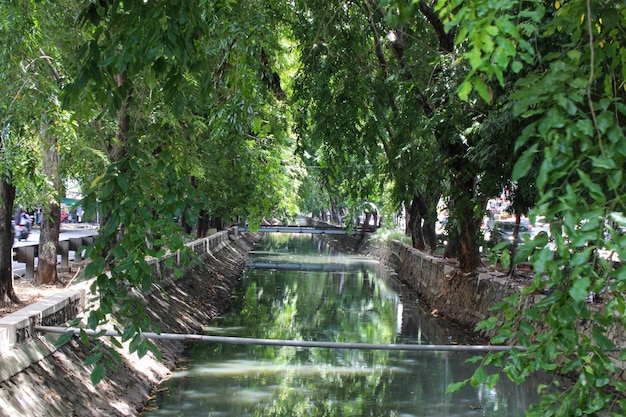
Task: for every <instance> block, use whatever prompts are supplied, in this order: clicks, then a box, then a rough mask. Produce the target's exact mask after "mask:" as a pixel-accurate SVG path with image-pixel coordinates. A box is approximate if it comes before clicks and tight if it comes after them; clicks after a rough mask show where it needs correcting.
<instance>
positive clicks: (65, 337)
mask: <svg viewBox="0 0 626 417" xmlns="http://www.w3.org/2000/svg"><path fill="white" fill-rule="evenodd" d="M73 337H74V332H66V333H63V334H62V335H61V336H59V338H58V339H57V340H56V342H54V345H55V346H63V345H64V344H66V343H68V342H69V341H70V340H72V338H73Z"/></svg>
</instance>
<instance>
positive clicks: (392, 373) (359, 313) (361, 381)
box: [144, 235, 537, 417]
mask: <svg viewBox="0 0 626 417" xmlns="http://www.w3.org/2000/svg"><path fill="white" fill-rule="evenodd" d="M272 264H274V265H275V268H272ZM296 268H297V269H296ZM206 333H207V334H215V335H228V336H241V337H257V338H270V339H295V340H316V341H341V342H363V343H422V344H448V343H459V344H471V343H481V341H477V340H474V338H473V337H472V336H471V335H467V334H464V333H463V332H461V331H460V330H458V329H457V328H455V327H453V326H450V325H448V324H447V323H446V322H445V321H442V320H441V319H436V318H433V317H432V316H431V315H430V314H428V313H427V312H424V311H422V309H421V308H420V306H419V303H418V301H417V300H415V299H413V298H412V296H411V295H410V294H409V293H407V292H405V291H404V290H403V289H402V288H401V287H398V286H397V285H396V284H394V283H393V281H392V280H390V279H388V278H386V274H385V273H384V272H383V271H381V270H380V268H379V267H378V266H377V264H376V263H374V262H372V261H369V260H367V259H365V258H362V257H356V256H348V255H342V254H338V253H334V252H333V251H331V250H330V249H329V248H328V247H327V246H326V245H324V243H323V242H322V241H320V240H318V239H317V238H316V237H314V236H307V235H305V236H299V235H271V236H270V235H267V236H266V237H265V238H264V239H263V240H262V241H261V242H260V243H259V246H258V248H257V250H256V251H255V252H254V253H253V255H252V259H251V266H250V268H248V269H247V270H246V272H245V275H244V277H243V279H242V283H241V285H240V287H239V288H238V291H237V294H236V297H235V299H234V301H233V308H232V309H231V311H230V312H229V313H227V314H225V315H224V316H223V317H220V318H219V319H218V320H215V321H214V322H212V323H210V325H208V326H207V328H206ZM470 356H472V355H471V354H465V353H458V352H406V351H391V352H390V351H380V350H347V349H319V348H311V349H309V348H294V347H272V346H250V345H246V346H241V345H222V344H195V345H192V346H191V347H190V349H189V350H188V352H187V358H188V362H187V369H186V370H184V371H181V372H176V373H174V374H173V376H172V378H171V379H170V380H168V381H167V382H166V383H164V384H163V385H162V387H161V389H160V390H159V395H158V396H157V398H156V399H155V400H154V401H153V402H152V403H151V404H150V406H151V407H155V408H156V410H154V411H149V412H145V413H144V415H145V416H236V417H245V416H285V417H287V416H289V417H293V416H307V417H314V416H327V417H339V416H375V417H379V416H398V417H409V416H429V417H430V416H513V417H515V416H523V415H524V411H525V409H526V408H527V407H528V405H529V404H530V402H536V401H537V397H536V394H534V388H533V385H532V384H529V385H527V386H525V387H517V386H514V385H513V384H510V383H507V382H508V381H503V382H500V383H498V385H497V386H496V387H495V388H493V389H489V388H487V387H485V386H478V387H476V388H472V387H471V386H468V387H466V388H464V389H462V390H461V391H459V392H456V393H454V394H446V386H447V385H448V384H450V383H452V382H457V381H461V380H464V379H466V378H468V377H470V376H471V374H472V373H473V365H471V364H468V363H466V362H465V360H466V359H467V358H468V357H470ZM503 378H504V377H503Z"/></svg>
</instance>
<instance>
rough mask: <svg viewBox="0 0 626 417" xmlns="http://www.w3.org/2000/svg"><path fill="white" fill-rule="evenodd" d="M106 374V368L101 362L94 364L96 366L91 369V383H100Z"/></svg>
mask: <svg viewBox="0 0 626 417" xmlns="http://www.w3.org/2000/svg"><path fill="white" fill-rule="evenodd" d="M105 374H106V368H105V367H104V364H103V363H99V364H97V365H96V367H95V368H94V369H93V371H91V377H90V379H91V383H92V384H93V385H94V386H95V385H98V384H99V383H100V381H102V378H104V375H105Z"/></svg>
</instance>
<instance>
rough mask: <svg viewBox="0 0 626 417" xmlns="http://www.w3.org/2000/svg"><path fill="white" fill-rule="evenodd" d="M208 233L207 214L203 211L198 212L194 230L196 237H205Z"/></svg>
mask: <svg viewBox="0 0 626 417" xmlns="http://www.w3.org/2000/svg"><path fill="white" fill-rule="evenodd" d="M208 233H209V212H208V211H206V210H205V209H202V210H200V214H198V227H197V228H196V236H197V237H198V239H202V238H203V237H207V235H208Z"/></svg>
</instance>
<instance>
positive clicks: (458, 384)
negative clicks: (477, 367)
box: [446, 379, 469, 394]
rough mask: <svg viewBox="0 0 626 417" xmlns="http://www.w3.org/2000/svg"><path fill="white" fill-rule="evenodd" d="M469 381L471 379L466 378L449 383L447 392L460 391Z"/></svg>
mask: <svg viewBox="0 0 626 417" xmlns="http://www.w3.org/2000/svg"><path fill="white" fill-rule="evenodd" d="M468 382H469V379H466V380H465V381H461V382H454V383H452V384H448V386H447V387H446V394H451V393H453V392H457V391H459V390H460V389H461V388H463V387H464V386H466V385H467V383H468Z"/></svg>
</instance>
